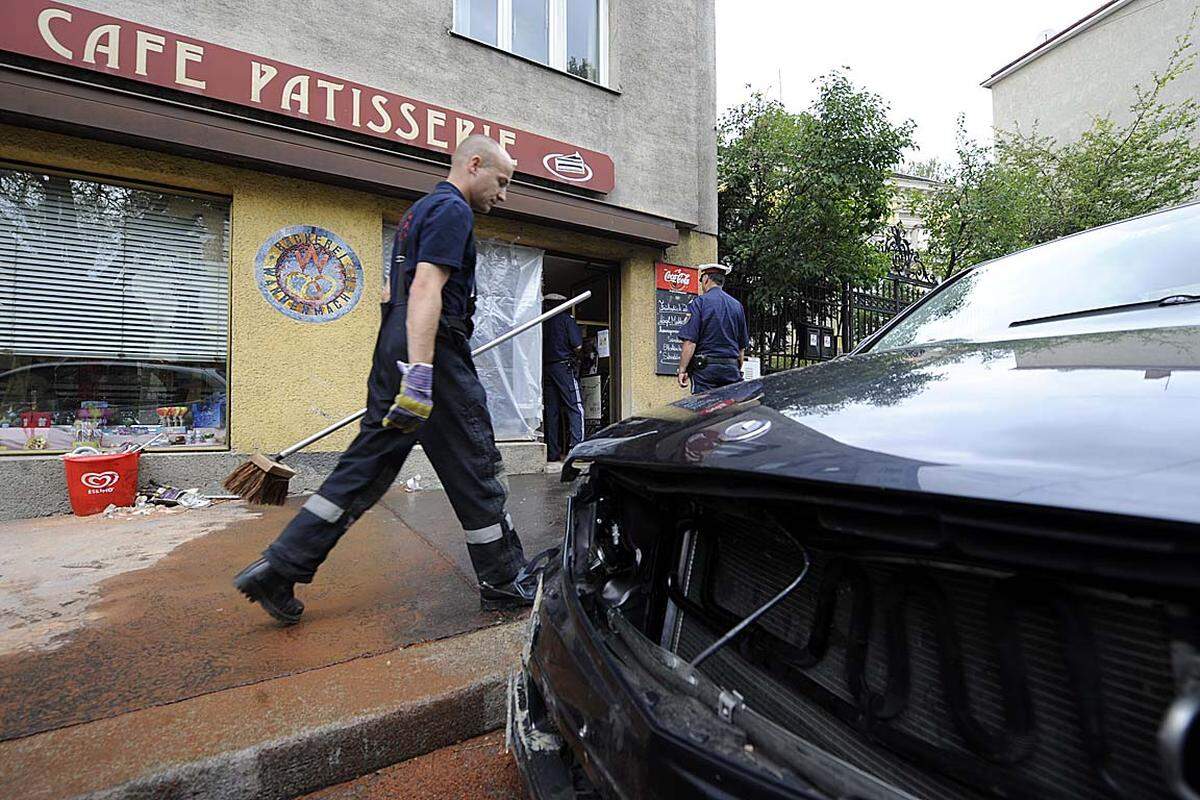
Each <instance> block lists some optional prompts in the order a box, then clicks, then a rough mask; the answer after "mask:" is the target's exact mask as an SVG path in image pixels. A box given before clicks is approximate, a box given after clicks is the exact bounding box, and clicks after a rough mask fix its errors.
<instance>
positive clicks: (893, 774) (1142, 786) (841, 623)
mask: <svg viewBox="0 0 1200 800" xmlns="http://www.w3.org/2000/svg"><path fill="white" fill-rule="evenodd" d="M695 542H696V544H695V550H694V552H693V554H692V555H691V558H690V561H689V564H688V575H687V577H686V579H685V584H684V592H685V598H683V600H682V601H681V603H680V604H681V605H683V612H682V613H681V614H680V616H679V617H678V621H677V624H676V626H675V628H674V630H673V632H672V633H673V636H672V639H673V641H672V642H671V644H672V646H673V649H675V651H676V652H677V653H678V654H679V655H680V656H682V657H684V658H687V659H690V658H692V657H694V656H695V655H696V654H697V653H699V652H700V651H701V650H703V649H704V648H705V647H706V646H708V645H709V644H711V643H712V642H713V641H714V640H715V637H716V635H717V634H719V633H720V632H723V631H724V630H725V629H726V628H727V626H728V625H729V624H730V623H731V622H733V621H736V620H738V619H740V618H742V617H744V616H746V615H748V614H749V613H750V612H752V611H754V610H755V609H756V608H758V607H759V606H761V605H763V604H764V603H765V602H766V601H767V600H769V599H770V598H771V597H773V596H774V595H775V594H776V593H778V592H779V591H780V590H781V589H782V588H783V587H785V586H786V585H787V584H788V583H790V582H791V581H792V580H793V579H794V578H795V576H796V574H797V573H798V572H799V569H800V566H801V563H802V561H801V558H800V551H799V548H798V546H797V545H796V544H795V543H793V542H791V541H790V540H787V539H785V538H783V537H776V536H769V535H766V534H764V533H763V530H762V529H761V527H760V526H757V525H756V524H755V523H753V522H750V521H747V520H743V519H741V518H735V517H732V516H721V517H717V516H715V515H714V516H709V517H708V518H707V522H706V523H705V524H704V527H703V528H702V530H701V532H700V533H699V535H698V536H697V537H696V538H695ZM808 554H809V558H810V560H811V565H812V566H811V569H810V572H809V575H808V576H807V577H806V578H805V581H804V583H803V584H802V585H801V586H800V587H799V588H798V589H797V590H796V591H795V592H794V593H792V594H791V595H789V597H788V598H786V599H785V600H784V601H783V602H782V603H781V604H780V605H779V606H777V607H776V608H774V609H772V610H771V611H770V612H769V613H768V614H767V615H766V616H764V617H763V618H762V619H761V620H759V621H758V622H757V623H756V624H755V626H753V628H752V631H751V632H750V634H748V635H746V636H743V637H742V639H741V641H740V642H738V643H736V644H733V645H730V646H729V647H727V648H725V649H724V650H721V651H719V652H718V653H717V654H716V655H714V656H713V657H712V658H711V659H709V660H708V661H706V662H705V663H704V665H703V666H702V668H701V669H702V671H704V672H705V673H707V674H708V675H709V677H711V678H712V679H713V680H714V681H716V682H717V683H719V684H721V685H723V686H725V687H726V688H732V689H736V690H737V691H739V692H741V693H742V694H743V695H744V696H745V698H746V703H747V704H748V705H749V706H751V707H752V708H754V709H756V710H757V711H759V712H760V713H763V714H765V715H767V716H768V717H770V718H772V719H773V720H774V721H775V722H777V723H779V724H781V725H783V726H784V727H786V728H788V729H790V730H792V731H793V732H795V733H797V734H798V735H800V736H802V737H804V738H807V739H810V740H812V741H813V742H814V743H817V744H819V745H820V746H823V747H825V748H827V749H828V750H830V751H831V752H833V753H834V754H836V755H839V756H841V757H842V758H844V759H846V760H847V761H849V762H851V763H853V764H855V765H856V766H859V767H860V768H862V769H864V770H866V771H868V772H870V773H872V774H874V775H876V776H877V777H879V778H881V779H883V780H885V781H889V782H891V783H893V784H894V785H896V786H898V787H900V788H903V789H905V790H907V791H909V792H911V793H913V794H914V795H916V796H918V797H921V798H945V799H946V800H957V799H958V798H967V797H973V798H988V797H1028V798H1078V797H1123V798H1164V797H1170V796H1171V795H1170V794H1169V793H1168V791H1167V789H1166V786H1165V783H1164V781H1163V779H1162V778H1161V776H1160V770H1159V766H1158V764H1159V761H1158V755H1157V749H1156V746H1157V745H1156V741H1157V740H1156V736H1157V730H1158V725H1159V722H1160V720H1161V718H1162V715H1163V713H1164V712H1165V710H1166V707H1167V705H1168V704H1169V703H1170V701H1171V699H1172V697H1173V695H1174V679H1173V676H1172V672H1171V654H1170V637H1169V634H1168V621H1167V615H1166V610H1165V607H1164V606H1163V604H1161V603H1158V602H1155V601H1151V600H1143V599H1135V598H1128V597H1124V596H1121V595H1116V594H1101V593H1097V592H1094V591H1089V590H1085V589H1083V588H1080V587H1073V586H1062V585H1057V586H1047V585H1045V584H1038V583H1035V582H1023V581H1022V579H1021V576H1013V575H1010V574H1007V573H998V572H997V573H991V572H986V571H982V570H978V569H970V570H969V569H965V568H962V567H958V566H954V565H946V564H940V565H928V564H917V563H914V562H912V561H905V560H903V559H900V558H889V557H888V556H887V555H886V554H878V553H872V554H869V555H868V554H861V553H860V554H856V555H853V556H852V557H847V556H845V555H842V554H837V553H832V552H828V551H822V550H814V549H809V551H808ZM837 576H840V577H838V579H837V580H834V578H835V577H837ZM900 586H907V587H909V591H908V597H909V602H907V603H905V604H901V603H899V602H898V601H897V598H898V597H899V596H900V595H899V593H898V592H897V587H900ZM823 587H824V588H823ZM823 592H824V594H825V605H826V608H827V609H828V608H830V607H832V608H833V609H834V610H833V612H832V614H831V615H830V617H829V622H830V624H828V625H827V626H823V625H821V624H819V623H818V622H817V617H818V611H819V606H820V605H821V597H822V593H823ZM676 598H677V599H680V598H679V595H676ZM939 608H941V609H942V610H941V612H940V613H939V612H938V609H939ZM1006 608H1007V610H1008V611H1007V613H999V612H998V609H1001V610H1003V609H1006ZM896 609H899V610H898V611H897V610H896ZM820 628H825V629H826V630H827V631H828V644H827V646H826V647H825V649H824V652H821V653H819V657H818V656H814V655H813V653H809V652H807V651H806V650H805V645H806V643H811V642H812V641H813V640H812V639H810V637H811V636H813V632H814V630H819V629H820ZM1089 629H1090V634H1089ZM900 631H904V632H905V633H906V635H896V634H897V633H898V632H900ZM889 633H891V634H893V635H892V636H891V637H890V638H889ZM817 638H818V639H819V638H820V637H819V634H818V637H817ZM897 641H903V642H905V643H906V645H907V653H905V651H904V647H903V646H898V645H897ZM855 642H858V643H859V644H858V645H857V646H856V645H855ZM948 646H949V647H951V648H952V649H954V650H957V651H958V652H959V653H960V654H961V655H960V657H959V659H958V662H957V663H958V667H957V668H956V669H951V668H949V667H948V666H947V662H946V659H947V647H948ZM898 647H899V648H900V649H897V648H898ZM889 648H890V650H891V656H890V657H891V659H892V660H894V661H896V664H894V665H893V666H892V670H893V672H892V673H891V674H892V675H893V676H896V675H897V674H898V673H902V672H903V667H904V666H907V668H908V680H907V688H906V689H905V688H904V686H903V684H904V683H905V682H904V681H903V680H900V679H897V680H896V686H897V687H899V688H895V687H894V689H893V692H892V695H893V696H892V698H891V701H892V705H893V706H894V707H893V708H890V709H889V708H888V707H887V704H886V703H884V702H883V701H884V699H885V698H884V697H883V695H885V694H886V693H885V691H884V690H885V687H887V686H888V678H889ZM816 650H817V651H819V650H820V648H819V647H817V648H816ZM856 652H857V653H858V655H857V656H856ZM1014 652H1018V653H1019V654H1020V657H1019V658H1014V657H1013V653H1014ZM798 653H799V654H800V655H802V656H805V657H804V658H797V654H798ZM901 662H902V663H901ZM949 663H950V664H951V665H953V664H954V663H955V662H954V661H953V659H951V660H950V662H949ZM856 664H860V665H861V666H856ZM848 675H849V677H848ZM858 675H861V676H862V677H863V678H865V687H864V686H863V685H862V682H861V680H860V679H858V678H856V677H855V676H858ZM956 687H957V691H958V694H957V697H958V699H957V700H954V699H953V698H954V696H955V689H956ZM1022 687H1024V689H1025V690H1026V691H1027V694H1023V692H1022ZM868 693H871V694H874V695H875V697H873V698H872V697H871V694H868ZM1022 697H1025V698H1026V699H1027V702H1026V701H1025V700H1023V699H1022ZM948 698H951V699H948ZM1085 698H1086V699H1085ZM899 701H903V702H899ZM896 707H899V708H900V710H898V711H897V710H896ZM1022 709H1025V710H1027V711H1028V714H1027V715H1024V716H1023V714H1022ZM868 710H869V711H868ZM956 711H957V721H956ZM964 711H965V712H966V713H965V714H964ZM972 726H975V727H972Z"/></svg>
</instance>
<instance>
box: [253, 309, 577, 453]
mask: <svg viewBox="0 0 1200 800" xmlns="http://www.w3.org/2000/svg"><path fill="white" fill-rule="evenodd" d="M591 296H592V292H591V290H590V289H589V290H588V291H586V292H584V293H583V294H579V295H576V296H575V297H572V298H571V299H570V300H567V301H566V302H564V303H561V304H559V305H557V306H555V307H554V308H552V309H550V310H549V311H546V312H543V313H541V314H539V315H538V316H536V317H534V318H533V319H531V320H529V321H528V322H522V323H521V324H520V325H518V326H516V327H515V328H513V329H512V330H510V331H508V332H507V333H502V334H500V335H499V336H497V337H496V338H495V339H492V340H491V341H490V342H488V343H487V344H484V345H480V346H479V347H476V348H475V349H474V350H472V351H471V357H472V358H474V357H475V356H477V355H479V354H480V353H485V352H487V351H488V350H491V349H492V348H493V347H498V346H499V345H502V344H504V343H505V342H507V341H508V340H509V339H511V338H513V337H514V336H519V335H520V334H522V333H524V332H525V331H527V330H529V329H530V328H532V327H533V326H534V325H538V324H541V323H542V322H545V321H546V320H548V319H550V318H551V317H553V316H554V315H555V314H558V313H560V312H563V311H566V310H567V309H568V308H572V307H574V306H577V305H579V304H580V303H582V302H583V301H584V300H587V299H588V298H589V297H591ZM366 413H367V410H366V409H365V408H364V409H362V410H361V411H355V412H354V413H353V414H351V415H350V416H348V417H346V418H345V419H342V420H338V421H337V422H335V423H333V424H332V425H330V426H329V427H328V428H325V429H324V430H321V431H317V432H316V433H314V434H313V435H312V436H309V437H308V438H307V439H301V440H300V441H298V442H296V443H295V444H294V445H292V446H290V447H287V448H285V449H283V450H280V451H279V455H278V456H276V457H275V460H276V461H282V460H283V459H285V458H287V457H288V456H290V455H291V454H292V453H295V452H297V451H299V450H303V449H304V448H306V447H308V446H309V445H310V444H312V443H313V442H315V441H318V440H320V439H324V438H325V437H326V436H328V435H329V434H331V433H333V432H334V431H337V430H341V429H342V428H344V427H346V426H347V425H349V424H350V423H351V422H354V421H355V420H356V419H361V418H362V416H363V415H364V414H366Z"/></svg>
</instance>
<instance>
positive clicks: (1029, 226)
mask: <svg viewBox="0 0 1200 800" xmlns="http://www.w3.org/2000/svg"><path fill="white" fill-rule="evenodd" d="M1195 60H1196V56H1195V53H1194V52H1193V48H1192V43H1191V30H1190V28H1189V31H1188V32H1187V33H1186V34H1184V35H1183V36H1181V37H1180V38H1179V39H1178V41H1177V46H1176V48H1175V50H1174V52H1173V53H1172V55H1171V57H1170V59H1169V61H1168V64H1167V68H1166V69H1165V70H1164V71H1163V72H1162V73H1158V72H1155V73H1153V74H1152V76H1151V77H1152V81H1151V83H1150V85H1149V87H1148V88H1143V87H1142V86H1140V85H1139V86H1135V87H1134V90H1135V100H1134V102H1133V104H1132V105H1131V106H1130V112H1131V113H1130V121H1129V122H1127V123H1125V124H1123V125H1117V124H1116V123H1115V122H1113V120H1111V119H1110V118H1108V117H1097V118H1096V119H1095V120H1094V121H1093V123H1092V126H1091V128H1089V129H1088V130H1087V131H1085V132H1084V133H1083V135H1082V136H1080V137H1079V138H1078V139H1076V140H1074V141H1071V142H1067V143H1059V142H1056V141H1055V140H1053V139H1052V138H1050V137H1046V136H1041V135H1039V134H1038V132H1037V131H1036V129H1035V130H1033V131H1031V132H1029V133H1022V132H1021V131H997V133H996V141H995V144H993V145H991V146H985V145H981V144H979V143H978V142H975V141H972V140H971V139H970V138H968V137H967V135H966V132H965V125H964V124H963V120H962V118H961V117H960V118H959V131H958V147H957V158H956V160H955V162H954V163H953V164H950V165H939V166H937V167H936V168H935V169H936V171H937V172H938V174H936V175H933V176H932V177H935V178H937V179H939V180H940V181H942V183H943V184H944V186H943V188H942V189H940V190H938V191H935V192H933V193H932V194H929V195H926V196H923V197H922V196H915V197H913V198H912V200H913V204H914V207H915V209H916V211H917V213H918V214H919V215H921V216H922V217H923V218H924V220H925V225H926V228H927V230H928V231H929V234H930V243H929V251H928V253H927V254H926V263H927V264H930V265H932V266H933V267H934V268H935V269H937V270H938V271H940V272H941V274H942V275H943V276H949V275H950V274H952V273H954V272H957V271H958V270H960V269H962V268H964V267H968V266H970V265H972V264H976V263H979V262H981V261H986V260H988V259H991V258H997V257H999V256H1002V255H1006V254H1008V253H1011V252H1014V251H1016V250H1020V249H1022V248H1024V247H1029V246H1031V245H1035V244H1039V243H1041V242H1047V241H1051V240H1053V239H1057V238H1059V237H1061V236H1066V235H1068V234H1071V233H1076V232H1078V231H1082V230H1086V229H1088V228H1092V227H1095V226H1097V225H1103V224H1105V223H1108V222H1115V221H1117V220H1121V219H1126V218H1128V217H1132V216H1136V215H1138V214H1144V213H1147V212H1150V211H1155V210H1158V209H1160V208H1165V207H1167V206H1171V205H1174V204H1177V203H1180V202H1183V201H1185V200H1188V199H1190V198H1191V197H1193V196H1194V195H1195V193H1196V188H1197V183H1198V182H1200V148H1197V147H1195V146H1194V145H1193V144H1192V143H1191V137H1192V135H1193V134H1194V133H1195V131H1196V128H1197V124H1198V122H1200V104H1198V103H1197V101H1196V100H1195V99H1193V98H1187V99H1184V100H1181V101H1179V102H1176V103H1166V102H1164V101H1163V100H1162V94H1163V91H1164V89H1166V87H1167V86H1168V85H1169V84H1170V83H1171V82H1172V81H1174V80H1176V79H1177V78H1178V77H1179V76H1180V75H1182V74H1184V73H1185V72H1187V71H1188V70H1189V69H1191V68H1192V67H1193V66H1194V64H1195Z"/></svg>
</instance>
